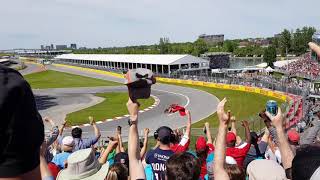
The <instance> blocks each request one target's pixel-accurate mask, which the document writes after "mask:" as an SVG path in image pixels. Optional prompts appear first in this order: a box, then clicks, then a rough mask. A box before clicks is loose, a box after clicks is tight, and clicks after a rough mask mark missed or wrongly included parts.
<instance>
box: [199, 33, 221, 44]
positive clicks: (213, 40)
mask: <svg viewBox="0 0 320 180" xmlns="http://www.w3.org/2000/svg"><path fill="white" fill-rule="evenodd" d="M199 39H203V40H204V41H205V42H206V43H207V44H219V43H223V42H224V34H217V35H206V34H202V35H200V36H199Z"/></svg>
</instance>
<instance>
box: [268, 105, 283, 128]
mask: <svg viewBox="0 0 320 180" xmlns="http://www.w3.org/2000/svg"><path fill="white" fill-rule="evenodd" d="M266 115H267V116H268V117H269V118H270V119H271V122H272V124H273V125H274V127H276V128H282V125H283V115H282V112H281V108H280V107H278V113H277V115H276V116H272V115H271V114H270V113H269V112H266Z"/></svg>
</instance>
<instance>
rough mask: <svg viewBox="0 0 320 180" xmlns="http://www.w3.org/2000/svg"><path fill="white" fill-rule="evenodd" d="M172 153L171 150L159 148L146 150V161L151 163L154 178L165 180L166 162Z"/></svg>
mask: <svg viewBox="0 0 320 180" xmlns="http://www.w3.org/2000/svg"><path fill="white" fill-rule="evenodd" d="M173 154H174V152H173V151H171V150H162V149H160V148H157V149H154V150H150V151H148V153H147V155H146V163H147V164H150V165H151V167H152V171H153V176H154V179H155V180H165V171H166V162H167V160H168V159H169V158H170V156H172V155H173Z"/></svg>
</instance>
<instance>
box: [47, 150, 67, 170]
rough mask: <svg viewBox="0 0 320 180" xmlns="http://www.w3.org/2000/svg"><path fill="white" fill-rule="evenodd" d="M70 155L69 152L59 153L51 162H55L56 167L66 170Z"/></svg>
mask: <svg viewBox="0 0 320 180" xmlns="http://www.w3.org/2000/svg"><path fill="white" fill-rule="evenodd" d="M70 154H71V153H69V152H62V153H59V154H57V155H55V156H54V157H53V159H52V161H51V162H53V163H54V164H55V165H57V166H59V168H60V169H64V162H65V161H67V159H68V157H69V156H70Z"/></svg>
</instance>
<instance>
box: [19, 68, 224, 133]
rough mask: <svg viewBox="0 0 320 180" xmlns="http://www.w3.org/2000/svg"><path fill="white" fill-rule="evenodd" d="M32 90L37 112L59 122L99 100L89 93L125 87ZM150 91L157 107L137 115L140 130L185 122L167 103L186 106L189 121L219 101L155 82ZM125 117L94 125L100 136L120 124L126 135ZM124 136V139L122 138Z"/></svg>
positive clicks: (210, 110) (87, 129) (207, 112)
mask: <svg viewBox="0 0 320 180" xmlns="http://www.w3.org/2000/svg"><path fill="white" fill-rule="evenodd" d="M36 68H37V67H36V65H32V66H29V64H28V68H27V69H25V70H24V71H25V72H28V73H30V72H32V70H34V69H36ZM47 68H48V69H51V70H55V71H61V72H68V73H72V74H78V75H82V76H88V77H93V78H98V79H104V80H109V81H115V82H121V83H122V82H123V79H121V78H116V77H111V76H107V75H102V74H98V73H95V72H87V71H80V70H77V69H73V68H66V67H58V66H54V65H49V66H47ZM33 91H34V94H35V96H36V97H42V99H41V98H40V99H37V101H38V108H39V111H40V113H41V115H42V116H46V115H48V116H50V117H51V118H53V119H54V120H55V121H57V122H58V123H57V124H59V123H61V121H62V120H63V117H65V114H68V113H70V112H73V111H75V110H80V109H83V108H85V107H89V106H92V105H94V104H97V103H99V102H101V100H102V99H100V98H98V97H96V96H93V95H92V94H94V93H100V92H119V91H127V89H126V87H125V86H115V87H93V88H63V89H62V88H60V89H43V90H33ZM151 93H152V95H154V96H156V97H158V98H159V100H160V103H159V104H158V106H157V107H155V108H153V109H151V110H149V111H146V112H143V113H141V114H140V115H139V129H140V130H142V129H143V128H149V129H151V132H153V131H155V130H156V129H157V128H158V127H160V126H163V125H166V126H169V127H171V128H173V129H175V128H179V127H183V126H185V125H186V118H181V117H180V116H179V115H178V113H176V114H172V115H168V114H164V110H165V108H167V107H168V105H170V104H173V103H177V104H180V105H184V106H186V108H187V109H189V110H190V111H191V116H192V122H193V123H194V122H197V121H199V120H201V119H203V118H206V117H208V116H209V115H211V114H212V113H213V112H215V111H216V106H217V103H218V102H219V99H218V98H216V97H215V96H213V95H211V94H209V93H207V92H204V91H201V90H197V89H192V88H187V87H181V86H175V85H167V84H160V83H157V84H156V85H154V86H153V87H152V92H151ZM41 103H42V104H41ZM39 106H40V107H39ZM124 106H125V104H124ZM84 118H87V117H84ZM127 120H128V118H122V119H119V120H114V121H108V122H103V123H101V124H98V127H99V128H100V130H101V131H102V136H103V137H106V136H111V135H113V134H114V132H115V129H116V127H117V126H119V125H120V126H122V129H123V134H124V136H125V135H126V134H128V133H127V131H128V123H127ZM82 129H83V132H84V134H83V135H84V137H86V136H90V135H92V127H90V126H86V127H82ZM69 131H70V129H68V130H66V131H65V133H67V134H68V133H69ZM124 139H126V137H124Z"/></svg>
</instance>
